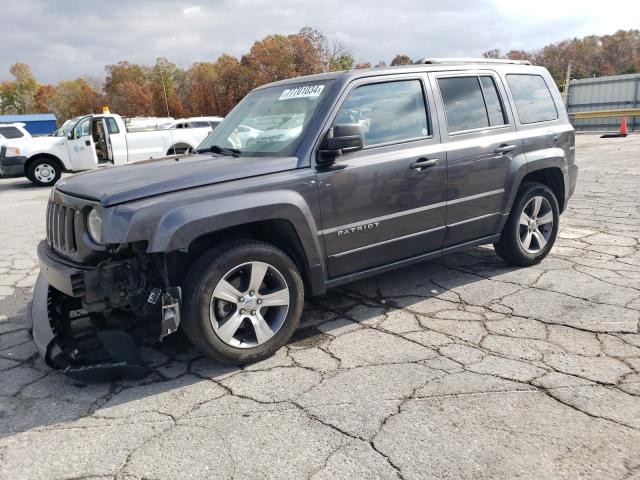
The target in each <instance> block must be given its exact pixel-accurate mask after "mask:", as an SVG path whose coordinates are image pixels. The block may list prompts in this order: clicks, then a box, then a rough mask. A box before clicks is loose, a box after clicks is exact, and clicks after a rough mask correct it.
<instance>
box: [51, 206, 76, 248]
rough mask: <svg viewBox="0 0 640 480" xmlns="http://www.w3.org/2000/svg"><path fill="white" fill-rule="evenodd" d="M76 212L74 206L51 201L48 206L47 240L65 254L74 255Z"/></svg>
mask: <svg viewBox="0 0 640 480" xmlns="http://www.w3.org/2000/svg"><path fill="white" fill-rule="evenodd" d="M77 213H78V212H76V211H75V210H74V209H73V208H71V207H67V206H65V205H60V204H58V203H55V202H53V201H51V200H50V201H49V205H48V206H47V241H48V242H49V245H50V246H51V248H53V249H54V250H55V251H57V252H60V253H62V254H63V255H72V254H74V253H75V252H76V250H77V245H76V226H75V223H76V222H75V220H76V215H77Z"/></svg>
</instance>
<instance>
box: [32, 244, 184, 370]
mask: <svg viewBox="0 0 640 480" xmlns="http://www.w3.org/2000/svg"><path fill="white" fill-rule="evenodd" d="M38 259H39V262H40V274H39V276H38V279H37V281H36V285H35V290H34V293H33V300H32V301H31V302H30V303H29V305H28V306H27V322H28V325H29V329H30V331H31V332H32V336H33V340H34V342H35V345H36V348H37V350H38V352H39V353H40V355H41V356H42V357H43V358H44V360H45V362H46V363H47V365H49V366H50V367H52V368H55V369H59V370H61V371H62V372H63V373H65V374H67V375H69V376H70V377H73V378H75V379H78V380H82V381H85V382H100V381H112V380H116V379H118V378H123V377H141V376H144V375H146V374H147V373H148V369H147V368H146V367H144V366H143V365H142V361H141V359H140V356H139V354H138V350H137V347H136V345H135V342H134V340H133V338H132V337H131V336H130V335H129V334H128V333H127V332H125V331H124V330H123V329H113V327H112V326H111V327H110V326H109V322H108V321H106V319H105V318H106V317H108V316H109V314H110V313H111V312H112V311H113V310H114V309H120V308H127V309H128V310H130V312H129V313H130V314H132V312H134V311H136V312H138V313H139V312H145V313H148V314H150V315H151V316H154V315H157V316H156V317H155V318H157V320H158V325H160V326H161V327H160V338H162V337H164V336H166V335H168V334H169V333H172V332H174V331H175V330H176V329H177V328H178V325H179V322H180V290H179V289H178V288H175V287H168V286H166V284H165V285H163V284H162V283H161V282H159V281H158V280H157V278H154V276H153V275H150V274H149V272H147V271H144V270H143V267H141V266H140V262H137V261H133V260H127V259H124V260H120V261H116V262H104V263H103V264H100V265H99V266H95V267H94V266H84V265H77V264H72V263H70V262H67V261H65V260H64V259H61V258H58V257H57V255H56V254H55V252H53V251H52V250H51V248H50V247H49V245H48V244H47V243H46V242H41V243H40V244H39V245H38ZM154 282H156V283H154ZM82 322H84V324H85V326H86V327H88V328H85V331H84V332H83V333H82V335H81V337H82V339H83V340H84V341H85V343H86V340H87V337H91V338H90V340H91V341H93V344H92V347H91V349H93V348H94V347H95V346H96V345H97V346H99V347H101V348H102V353H103V355H102V356H99V355H98V356H96V355H91V354H89V355H87V354H85V352H83V348H82V347H81V346H80V343H81V342H79V339H78V338H76V336H75V333H74V331H73V330H74V329H73V328H72V324H79V323H82ZM125 326H126V325H125ZM87 330H88V333H87ZM85 350H86V349H85ZM91 353H94V352H91ZM96 358H98V361H96V360H95V359H96Z"/></svg>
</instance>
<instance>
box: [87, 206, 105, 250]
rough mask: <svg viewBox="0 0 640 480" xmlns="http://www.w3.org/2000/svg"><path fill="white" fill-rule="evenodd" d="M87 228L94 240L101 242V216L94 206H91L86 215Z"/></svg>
mask: <svg viewBox="0 0 640 480" xmlns="http://www.w3.org/2000/svg"><path fill="white" fill-rule="evenodd" d="M87 229H88V230H89V235H91V238H92V239H93V241H94V242H96V243H102V218H100V214H99V213H98V211H97V210H96V209H95V208H92V209H91V210H90V211H89V215H87Z"/></svg>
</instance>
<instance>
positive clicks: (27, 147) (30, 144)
mask: <svg viewBox="0 0 640 480" xmlns="http://www.w3.org/2000/svg"><path fill="white" fill-rule="evenodd" d="M64 141H65V138H64V137H22V138H16V139H13V140H7V141H5V142H4V145H5V146H6V147H12V148H19V149H20V155H22V156H28V153H27V152H31V151H35V150H38V151H44V150H47V149H49V148H51V147H53V146H54V145H57V144H58V143H64Z"/></svg>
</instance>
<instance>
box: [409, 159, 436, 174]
mask: <svg viewBox="0 0 640 480" xmlns="http://www.w3.org/2000/svg"><path fill="white" fill-rule="evenodd" d="M439 163H440V161H439V160H438V159H437V158H432V159H426V158H419V159H418V161H417V162H413V163H412V164H411V165H410V167H411V168H413V169H414V170H418V171H419V172H421V171H422V170H423V169H425V168H429V167H435V166H436V165H438V164H439Z"/></svg>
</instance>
